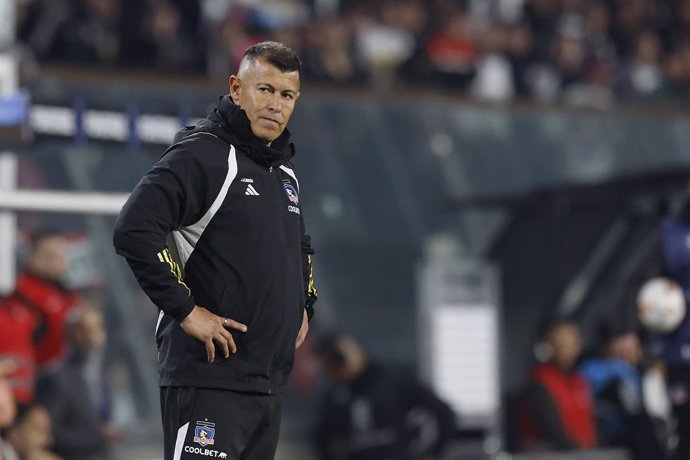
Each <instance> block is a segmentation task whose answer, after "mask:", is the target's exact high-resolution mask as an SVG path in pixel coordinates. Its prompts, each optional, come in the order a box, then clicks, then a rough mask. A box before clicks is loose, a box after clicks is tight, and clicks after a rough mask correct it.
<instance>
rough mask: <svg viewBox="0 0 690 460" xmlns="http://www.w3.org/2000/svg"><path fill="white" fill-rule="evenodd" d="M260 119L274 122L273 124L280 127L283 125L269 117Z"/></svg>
mask: <svg viewBox="0 0 690 460" xmlns="http://www.w3.org/2000/svg"><path fill="white" fill-rule="evenodd" d="M260 118H261V119H262V120H266V121H270V122H273V123H275V124H276V125H278V126H280V125H281V123H280V122H279V121H278V120H275V119H273V118H268V117H260Z"/></svg>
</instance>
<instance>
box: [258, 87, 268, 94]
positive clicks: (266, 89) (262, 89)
mask: <svg viewBox="0 0 690 460" xmlns="http://www.w3.org/2000/svg"><path fill="white" fill-rule="evenodd" d="M259 91H261V92H262V93H268V92H269V89H268V88H259Z"/></svg>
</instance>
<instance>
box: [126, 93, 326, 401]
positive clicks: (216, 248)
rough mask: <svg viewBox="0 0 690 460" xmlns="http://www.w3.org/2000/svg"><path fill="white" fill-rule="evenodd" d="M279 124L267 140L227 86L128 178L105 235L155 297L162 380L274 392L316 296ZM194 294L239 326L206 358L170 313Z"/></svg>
mask: <svg viewBox="0 0 690 460" xmlns="http://www.w3.org/2000/svg"><path fill="white" fill-rule="evenodd" d="M293 155H294V147H293V145H292V144H291V143H290V134H289V132H288V131H287V130H285V131H284V132H283V134H282V135H281V136H280V137H279V138H278V139H276V140H275V141H274V142H273V143H272V144H271V146H270V147H268V146H266V145H265V144H262V143H261V142H259V141H258V140H257V139H256V138H255V137H254V135H253V134H252V132H251V128H250V124H249V120H248V119H247V116H246V114H245V113H244V111H243V110H241V109H240V108H239V107H238V106H236V105H235V104H233V102H232V101H231V100H230V98H229V97H228V96H225V97H222V98H220V99H219V103H218V108H216V109H215V110H214V111H213V112H212V113H211V114H210V115H209V116H208V117H207V118H205V119H202V120H201V121H200V122H199V123H198V124H197V125H196V126H193V127H187V128H184V129H182V130H181V131H180V132H179V133H178V135H177V136H176V139H175V143H174V144H173V145H172V146H171V147H170V148H168V150H167V151H166V152H165V153H164V154H163V156H162V157H161V158H160V160H159V161H158V163H157V164H156V165H155V166H154V167H153V169H152V170H151V171H149V172H148V173H147V174H146V175H145V176H144V177H143V178H142V179H141V181H140V182H139V184H138V185H137V186H136V188H135V189H134V191H133V192H132V194H131V196H130V198H129V199H128V200H127V203H126V204H125V206H124V208H123V209H122V212H121V213H120V216H119V217H118V219H117V222H116V224H115V234H114V238H113V241H114V245H115V248H116V251H117V253H118V254H120V255H122V256H124V257H125V258H126V259H127V262H128V263H129V266H130V267H131V269H132V271H133V272H134V275H135V276H136V278H137V280H138V281H139V284H140V285H141V287H142V289H143V290H144V291H145V292H146V294H147V295H148V296H149V297H150V298H151V300H152V301H153V302H154V303H155V304H156V305H157V306H158V308H160V310H161V312H160V316H159V320H158V325H157V327H156V343H157V346H158V367H159V375H160V385H161V386H195V387H204V388H223V389H230V390H238V391H252V392H261V393H280V392H281V391H282V388H283V386H284V384H285V382H286V381H287V378H288V376H289V374H290V371H291V369H292V366H293V361H294V352H295V340H296V337H297V333H298V331H299V329H300V326H301V322H302V315H303V309H304V308H307V311H308V312H309V315H310V317H311V314H312V312H313V309H312V305H313V303H314V301H315V300H316V289H315V288H314V284H313V279H312V276H311V255H312V254H313V251H312V249H311V244H310V239H309V237H308V236H307V235H306V234H305V232H304V222H303V219H302V209H301V206H300V199H299V183H298V181H297V178H296V176H295V173H294V171H293V167H292V165H291V164H290V162H289V160H290V159H291V158H292V156H293ZM195 304H196V305H200V306H203V307H205V308H207V309H208V310H210V311H211V312H213V313H215V314H217V315H220V316H223V317H227V318H231V319H234V320H236V321H239V322H241V323H244V324H246V325H247V328H248V330H247V332H246V333H241V332H237V331H234V330H232V331H231V333H232V335H233V338H234V340H235V343H236V344H237V353H235V354H231V355H230V357H229V358H227V359H225V358H223V357H222V356H219V355H220V354H217V355H216V356H217V357H216V361H215V362H214V363H208V361H207V357H206V349H205V347H204V344H203V343H201V342H199V341H197V340H196V339H194V338H193V337H191V336H189V335H187V334H186V333H185V332H184V331H183V330H182V328H181V327H180V322H181V321H182V320H183V319H184V318H185V317H186V316H187V315H188V314H189V313H190V312H191V311H192V309H193V308H194V305H195Z"/></svg>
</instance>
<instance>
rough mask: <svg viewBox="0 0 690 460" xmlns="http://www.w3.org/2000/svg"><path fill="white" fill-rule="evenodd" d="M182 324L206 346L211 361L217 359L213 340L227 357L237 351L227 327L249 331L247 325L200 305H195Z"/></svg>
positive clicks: (186, 330) (187, 331)
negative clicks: (216, 313)
mask: <svg viewBox="0 0 690 460" xmlns="http://www.w3.org/2000/svg"><path fill="white" fill-rule="evenodd" d="M180 326H182V330H184V331H185V332H186V333H187V334H189V335H191V336H192V337H194V338H195V339H197V340H198V341H199V342H202V343H203V344H204V345H205V346H206V354H207V356H208V362H209V363H212V362H213V361H214V360H215V359H216V347H215V345H214V343H213V342H216V343H217V344H218V345H219V346H220V349H221V351H222V352H223V356H224V357H225V358H228V357H230V353H235V352H236V351H237V346H236V345H235V341H234V340H233V339H232V335H231V334H230V332H228V330H227V329H235V330H237V331H240V332H247V326H245V325H244V324H241V323H238V322H237V321H233V320H232V319H230V318H223V317H222V316H218V315H215V314H213V313H211V312H210V311H208V310H207V309H205V308H204V307H200V306H199V305H195V306H194V309H193V310H192V312H191V313H190V314H189V315H187V317H186V318H185V319H183V320H182V322H181V323H180Z"/></svg>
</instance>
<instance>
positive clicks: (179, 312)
mask: <svg viewBox="0 0 690 460" xmlns="http://www.w3.org/2000/svg"><path fill="white" fill-rule="evenodd" d="M194 307H195V305H194V301H192V300H190V301H189V303H187V304H185V305H182V306H180V307H177V308H174V309H172V310H170V311H169V312H167V313H168V314H169V315H170V316H172V317H173V318H175V319H176V320H177V322H178V323H182V321H184V320H185V319H186V318H187V317H188V316H189V314H190V313H191V312H192V310H194Z"/></svg>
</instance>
